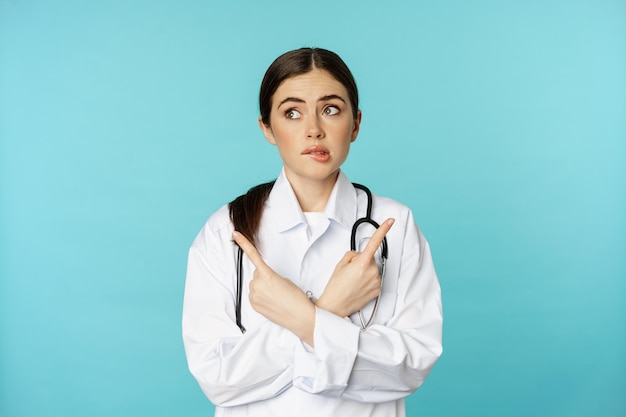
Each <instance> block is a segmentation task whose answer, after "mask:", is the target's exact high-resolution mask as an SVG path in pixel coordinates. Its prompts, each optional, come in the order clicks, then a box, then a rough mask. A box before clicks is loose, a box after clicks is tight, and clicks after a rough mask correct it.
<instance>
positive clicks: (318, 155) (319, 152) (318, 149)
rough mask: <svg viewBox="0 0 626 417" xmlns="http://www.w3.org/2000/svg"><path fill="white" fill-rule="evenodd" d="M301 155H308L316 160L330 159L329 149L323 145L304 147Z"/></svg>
mask: <svg viewBox="0 0 626 417" xmlns="http://www.w3.org/2000/svg"><path fill="white" fill-rule="evenodd" d="M302 155H305V156H308V157H309V158H311V159H313V160H315V161H317V162H327V161H328V160H329V159H330V151H329V150H328V149H326V148H325V147H323V146H311V147H310V148H307V149H305V151H304V152H302Z"/></svg>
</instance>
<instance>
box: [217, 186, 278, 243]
mask: <svg viewBox="0 0 626 417" xmlns="http://www.w3.org/2000/svg"><path fill="white" fill-rule="evenodd" d="M274 182H275V181H270V182H266V183H264V184H260V185H257V186H255V187H252V188H250V189H249V190H248V192H247V193H245V194H243V195H240V196H239V197H237V198H236V199H234V200H233V201H231V202H230V203H229V204H228V211H229V213H230V220H231V221H232V222H233V226H235V230H236V231H238V232H239V233H241V234H242V235H244V236H245V237H246V238H247V239H248V240H249V241H250V242H252V244H253V245H255V246H256V244H257V241H256V234H257V232H258V230H259V225H260V224H261V217H262V216H263V206H264V205H265V201H267V197H268V196H269V195H270V191H272V187H273V186H274Z"/></svg>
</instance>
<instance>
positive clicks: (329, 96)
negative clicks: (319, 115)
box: [319, 94, 346, 103]
mask: <svg viewBox="0 0 626 417" xmlns="http://www.w3.org/2000/svg"><path fill="white" fill-rule="evenodd" d="M333 99H338V100H341V101H343V102H344V103H345V102H346V100H344V99H343V97H341V96H338V95H337V94H330V95H328V96H324V97H320V99H319V101H328V100H333Z"/></svg>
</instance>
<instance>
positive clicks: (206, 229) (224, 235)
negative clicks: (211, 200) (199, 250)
mask: <svg viewBox="0 0 626 417" xmlns="http://www.w3.org/2000/svg"><path fill="white" fill-rule="evenodd" d="M232 233H233V226H232V222H231V221H230V212H229V210H228V204H224V205H223V206H222V207H220V208H219V209H217V210H216V211H215V212H214V213H213V214H211V215H210V216H209V218H208V219H207V220H206V222H205V223H204V225H203V227H202V229H201V230H200V233H198V235H197V236H196V238H195V240H194V242H193V246H215V244H216V243H217V242H218V241H224V240H226V241H230V240H231V239H232Z"/></svg>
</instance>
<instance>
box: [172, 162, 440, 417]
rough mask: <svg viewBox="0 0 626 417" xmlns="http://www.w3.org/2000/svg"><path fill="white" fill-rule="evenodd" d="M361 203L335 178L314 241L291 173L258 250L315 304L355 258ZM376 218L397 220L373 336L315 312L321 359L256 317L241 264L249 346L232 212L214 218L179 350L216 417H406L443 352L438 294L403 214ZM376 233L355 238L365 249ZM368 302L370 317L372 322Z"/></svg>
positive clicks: (247, 272) (379, 205)
mask: <svg viewBox="0 0 626 417" xmlns="http://www.w3.org/2000/svg"><path fill="white" fill-rule="evenodd" d="M366 205H367V199H366V195H365V193H363V192H362V191H360V190H356V189H355V188H354V187H353V186H352V184H351V183H350V182H349V181H348V179H347V178H346V177H345V175H344V174H343V173H342V172H340V174H339V177H338V179H337V182H336V184H335V187H334V189H333V192H332V194H331V196H330V199H329V201H328V204H327V206H326V208H325V211H324V213H325V214H326V217H327V219H323V222H324V223H325V224H324V223H323V224H322V227H321V231H320V232H319V233H318V235H317V236H315V235H314V236H311V235H310V233H309V228H308V226H307V223H306V220H305V216H304V215H303V213H302V211H301V209H300V206H299V204H298V202H297V199H296V197H295V194H294V192H293V190H292V188H291V186H290V184H289V182H288V180H287V178H286V177H285V174H284V171H283V172H282V173H281V175H280V176H279V178H278V179H277V181H276V183H275V185H274V188H273V189H272V191H271V193H270V196H269V198H268V200H267V202H266V205H265V211H264V213H263V218H262V221H261V225H260V228H259V233H258V245H257V246H258V249H259V251H260V253H261V255H262V256H263V259H264V260H265V262H266V263H267V264H268V265H269V266H270V267H271V268H273V269H274V270H275V271H276V272H277V273H278V274H280V275H281V276H283V277H287V278H289V279H291V280H292V281H293V282H294V283H295V284H296V285H298V286H299V287H300V288H301V289H302V290H303V291H305V292H307V291H310V293H311V294H312V296H313V297H315V298H316V297H319V295H320V294H321V293H322V292H323V290H324V288H325V286H326V283H327V282H328V279H329V278H330V276H331V274H332V272H333V270H334V268H335V265H336V264H337V263H338V262H339V260H340V259H341V257H342V256H343V255H344V254H345V252H346V251H348V250H350V233H351V230H352V225H353V224H354V222H355V220H356V219H357V218H359V217H362V216H363V215H364V213H365V209H366ZM372 217H373V218H374V219H375V220H377V221H378V222H382V221H384V220H385V219H387V218H388V217H393V218H394V219H395V223H394V225H393V227H392V228H391V230H390V231H389V232H388V234H387V239H388V244H389V257H388V262H387V271H386V275H385V280H384V283H383V289H382V293H381V300H380V305H379V308H378V312H377V314H376V317H375V319H374V324H373V325H372V326H371V327H370V328H369V329H367V330H366V331H361V328H360V321H359V318H358V314H354V315H353V316H352V317H350V319H348V318H342V317H338V316H336V315H334V314H332V313H329V312H327V311H325V310H322V309H319V308H318V309H317V311H316V318H315V329H314V340H315V348H311V347H310V346H308V345H307V344H305V343H304V342H302V341H301V340H300V339H298V338H297V337H296V336H295V335H293V334H292V333H291V332H290V331H288V330H286V329H284V328H282V327H280V326H278V325H276V324H274V323H272V322H270V321H269V320H267V319H266V318H265V317H263V316H262V315H260V314H258V313H256V312H255V311H254V310H253V309H252V308H251V306H250V303H249V301H248V284H249V282H250V280H251V277H252V272H253V271H254V266H253V265H252V264H251V263H250V261H249V260H248V259H247V258H244V284H243V289H244V292H243V295H242V323H243V325H244V326H245V328H246V330H247V331H246V333H245V334H242V333H241V331H240V329H239V328H238V327H237V325H236V323H235V293H236V265H235V260H236V252H237V249H236V246H235V245H234V244H233V243H232V232H233V226H232V224H231V222H230V219H229V214H228V207H227V206H224V207H222V208H221V209H219V210H218V211H217V212H216V213H215V214H214V215H212V216H211V217H210V218H209V220H208V221H207V223H206V224H205V226H204V227H203V229H202V230H201V231H200V233H199V235H198V236H197V238H196V239H195V241H194V242H193V245H192V246H191V249H190V251H189V263H188V270H187V281H186V287H185V298H184V307H183V339H184V343H185V351H186V354H187V360H188V364H189V369H190V370H191V373H192V374H193V375H194V377H195V378H196V379H197V381H198V383H199V384H200V387H201V388H202V390H203V391H204V393H205V394H206V395H207V397H208V398H209V399H210V400H211V402H213V403H214V404H215V405H216V413H215V415H216V416H254V417H263V416H290V417H292V416H299V417H305V416H315V417H324V416H359V417H366V416H381V417H382V416H384V417H389V416H404V415H405V407H404V397H406V396H407V395H409V394H411V393H412V392H414V391H415V390H416V389H417V388H418V387H419V386H420V385H421V384H422V383H423V382H424V379H425V378H426V376H427V375H428V373H429V372H430V370H431V368H432V367H433V365H434V364H435V362H436V361H437V359H438V358H439V356H440V355H441V352H442V347H441V332H442V309H441V294H440V288H439V282H438V281H437V276H436V274H435V270H434V267H433V262H432V259H431V254H430V249H429V246H428V243H427V242H426V240H425V239H424V236H423V235H422V234H421V232H420V231H419V229H418V228H417V227H416V225H415V222H414V220H413V216H412V213H411V211H410V210H409V209H408V208H407V207H405V206H403V205H402V204H400V203H398V202H396V201H393V200H390V199H387V198H382V197H378V196H374V201H373V210H372ZM371 233H372V230H368V231H363V232H359V235H363V236H362V237H361V238H360V247H359V249H360V250H362V249H363V248H364V243H365V242H366V240H367V239H368V236H370V235H371ZM372 305H373V302H372V303H370V305H368V307H366V308H365V309H364V316H365V320H367V319H368V317H369V314H370V312H371V309H372Z"/></svg>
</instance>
